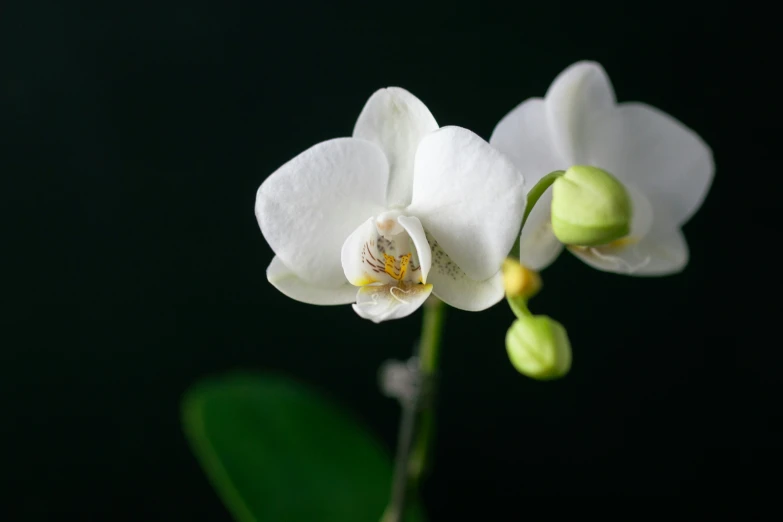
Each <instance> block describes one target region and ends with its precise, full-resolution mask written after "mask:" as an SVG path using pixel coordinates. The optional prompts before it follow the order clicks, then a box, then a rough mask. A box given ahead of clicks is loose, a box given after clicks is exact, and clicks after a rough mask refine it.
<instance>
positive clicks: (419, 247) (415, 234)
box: [397, 216, 432, 283]
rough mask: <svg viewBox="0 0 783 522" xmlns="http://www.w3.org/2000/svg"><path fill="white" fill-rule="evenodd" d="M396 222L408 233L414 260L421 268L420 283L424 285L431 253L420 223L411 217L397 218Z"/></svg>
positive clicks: (430, 262)
mask: <svg viewBox="0 0 783 522" xmlns="http://www.w3.org/2000/svg"><path fill="white" fill-rule="evenodd" d="M397 221H398V222H399V224H400V225H402V227H403V228H404V229H405V231H406V232H407V233H408V235H409V236H410V238H411V240H412V241H413V245H414V246H415V247H416V258H417V261H418V263H419V267H420V268H421V282H422V283H426V282H427V274H429V272H430V267H431V266H432V252H431V251H430V245H429V243H428V242H427V236H426V234H425V233H424V228H422V226H421V221H419V220H418V218H415V217H413V216H400V217H399V218H397Z"/></svg>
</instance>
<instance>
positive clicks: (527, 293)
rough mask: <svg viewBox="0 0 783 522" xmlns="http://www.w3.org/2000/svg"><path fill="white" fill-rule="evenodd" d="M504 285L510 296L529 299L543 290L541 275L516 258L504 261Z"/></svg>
mask: <svg viewBox="0 0 783 522" xmlns="http://www.w3.org/2000/svg"><path fill="white" fill-rule="evenodd" d="M503 287H504V288H505V290H506V295H507V296H508V297H524V298H525V299H529V298H531V297H533V296H534V295H536V294H537V293H538V291H539V290H541V276H539V275H538V272H536V271H535V270H531V269H530V268H528V267H526V266H525V265H523V264H521V263H520V262H519V261H517V260H516V259H512V258H510V257H508V258H506V260H505V261H503Z"/></svg>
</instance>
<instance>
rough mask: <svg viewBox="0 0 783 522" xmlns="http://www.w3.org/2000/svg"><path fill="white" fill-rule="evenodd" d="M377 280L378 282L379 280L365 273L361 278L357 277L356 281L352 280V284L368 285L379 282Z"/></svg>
mask: <svg viewBox="0 0 783 522" xmlns="http://www.w3.org/2000/svg"><path fill="white" fill-rule="evenodd" d="M377 282H378V281H377V280H375V279H373V278H372V277H370V276H368V275H367V274H365V275H363V276H362V277H360V278H359V279H357V280H355V281H351V284H352V285H353V286H367V285H371V284H373V283H377Z"/></svg>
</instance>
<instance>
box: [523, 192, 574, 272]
mask: <svg viewBox="0 0 783 522" xmlns="http://www.w3.org/2000/svg"><path fill="white" fill-rule="evenodd" d="M562 251H563V244H562V243H561V242H560V241H559V240H558V239H557V237H556V236H555V234H554V232H553V231H552V189H551V187H550V188H548V189H547V190H546V191H545V192H544V193H543V194H542V195H541V197H540V198H539V200H538V203H536V205H535V206H534V207H533V210H531V211H530V214H529V215H528V216H527V220H526V221H525V224H524V225H523V226H522V234H521V235H520V240H519V262H520V263H522V264H523V265H525V266H527V267H528V268H532V269H533V270H538V271H541V270H543V269H545V268H546V267H548V266H549V265H551V264H552V263H553V262H554V261H555V259H557V257H558V256H559V255H560V252H562Z"/></svg>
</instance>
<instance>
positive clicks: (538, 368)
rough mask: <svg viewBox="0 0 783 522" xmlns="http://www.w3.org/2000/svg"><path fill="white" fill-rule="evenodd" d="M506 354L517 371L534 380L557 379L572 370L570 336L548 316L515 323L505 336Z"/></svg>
mask: <svg viewBox="0 0 783 522" xmlns="http://www.w3.org/2000/svg"><path fill="white" fill-rule="evenodd" d="M506 351H507V352H508V357H509V359H511V364H513V365H514V368H516V369H517V370H518V371H519V372H520V373H522V374H524V375H527V376H528V377H532V378H533V379H539V380H549V379H557V378H558V377H563V376H564V375H565V374H566V373H568V370H569V369H570V368H571V343H570V342H569V341H568V334H567V333H566V330H565V328H563V325H562V324H560V323H558V322H557V321H555V320H554V319H550V318H549V317H547V316H545V315H536V316H532V315H531V316H527V317H525V316H522V317H519V318H518V319H517V320H516V321H514V323H513V324H512V325H511V328H509V329H508V332H507V333H506Z"/></svg>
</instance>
